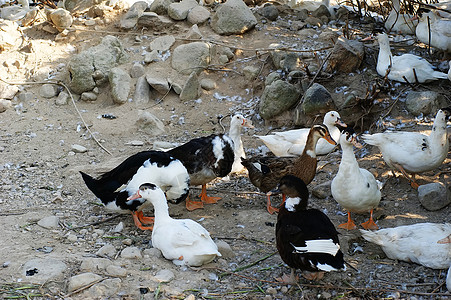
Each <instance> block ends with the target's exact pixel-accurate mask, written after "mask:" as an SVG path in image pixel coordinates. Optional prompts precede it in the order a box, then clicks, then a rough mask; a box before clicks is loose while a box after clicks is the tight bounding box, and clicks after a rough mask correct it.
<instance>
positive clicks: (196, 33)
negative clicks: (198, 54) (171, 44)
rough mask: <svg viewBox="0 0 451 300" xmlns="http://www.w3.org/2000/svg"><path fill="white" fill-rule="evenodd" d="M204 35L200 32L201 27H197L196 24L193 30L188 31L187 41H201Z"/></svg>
mask: <svg viewBox="0 0 451 300" xmlns="http://www.w3.org/2000/svg"><path fill="white" fill-rule="evenodd" d="M202 37H203V36H202V33H201V32H200V30H199V26H197V24H194V25H193V26H191V28H190V29H189V30H188V33H187V34H186V38H187V39H193V40H195V39H201V38H202Z"/></svg>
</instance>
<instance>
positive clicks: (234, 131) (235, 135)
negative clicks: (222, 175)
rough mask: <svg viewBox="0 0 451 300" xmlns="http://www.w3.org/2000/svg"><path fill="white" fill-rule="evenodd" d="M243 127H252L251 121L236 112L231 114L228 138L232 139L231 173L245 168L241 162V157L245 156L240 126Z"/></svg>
mask: <svg viewBox="0 0 451 300" xmlns="http://www.w3.org/2000/svg"><path fill="white" fill-rule="evenodd" d="M243 127H247V128H254V126H253V125H252V122H251V121H250V120H249V119H246V118H245V117H244V116H243V115H241V114H236V115H234V116H232V119H231V120H230V129H229V138H231V139H232V141H233V152H234V153H235V159H234V161H233V165H232V171H231V173H239V172H241V171H243V170H244V169H245V168H244V166H243V165H242V164H241V158H246V153H245V152H244V147H243V141H242V140H241V128H243Z"/></svg>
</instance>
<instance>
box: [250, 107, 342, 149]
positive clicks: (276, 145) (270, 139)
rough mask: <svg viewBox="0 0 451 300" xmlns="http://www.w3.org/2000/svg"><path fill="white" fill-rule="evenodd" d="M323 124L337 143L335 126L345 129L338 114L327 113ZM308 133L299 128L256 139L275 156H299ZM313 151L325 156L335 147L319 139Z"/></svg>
mask: <svg viewBox="0 0 451 300" xmlns="http://www.w3.org/2000/svg"><path fill="white" fill-rule="evenodd" d="M323 124H324V125H326V127H327V129H329V134H330V136H331V137H332V139H333V140H334V141H336V142H337V143H338V141H339V139H340V130H339V129H338V128H337V127H336V126H335V125H340V126H343V127H346V124H345V123H344V122H343V121H342V120H341V119H340V114H339V113H338V112H336V111H330V112H328V113H327V114H325V115H324V121H323ZM309 131H310V128H300V129H293V130H288V131H282V132H275V133H274V134H269V135H257V137H258V138H259V139H261V140H262V141H263V143H265V145H266V146H267V147H268V148H269V150H271V152H272V153H274V155H275V156H299V155H301V154H302V152H303V151H304V147H305V144H306V143H307V136H308V134H309ZM315 149H316V150H315V151H316V154H317V155H325V154H328V153H329V152H331V151H332V150H334V149H335V145H332V144H331V143H329V142H327V141H326V140H323V139H320V140H319V141H318V143H317V144H316V148H315Z"/></svg>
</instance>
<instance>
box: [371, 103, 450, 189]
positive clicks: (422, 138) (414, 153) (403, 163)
mask: <svg viewBox="0 0 451 300" xmlns="http://www.w3.org/2000/svg"><path fill="white" fill-rule="evenodd" d="M450 114H451V111H450V109H449V108H444V109H443V110H442V109H440V110H439V111H438V112H437V115H436V116H435V120H434V124H433V126H432V130H431V133H430V135H425V134H422V133H420V132H408V131H386V132H382V133H375V134H363V135H362V137H363V139H364V140H365V142H366V143H367V144H370V145H373V146H377V147H378V148H379V150H380V151H381V153H382V156H383V158H384V161H385V163H386V164H387V165H388V166H389V167H390V168H391V169H392V170H393V169H394V170H398V171H400V172H402V174H403V175H404V176H405V177H406V178H407V179H409V180H410V181H411V185H412V187H414V188H418V183H417V182H416V181H415V174H416V173H421V172H426V171H431V170H434V169H435V168H437V167H439V166H440V165H441V164H442V163H443V161H444V160H445V158H446V156H447V154H448V149H449V140H448V134H447V130H446V118H447V116H449V115H450ZM407 173H412V177H410V176H409V175H408V174H407Z"/></svg>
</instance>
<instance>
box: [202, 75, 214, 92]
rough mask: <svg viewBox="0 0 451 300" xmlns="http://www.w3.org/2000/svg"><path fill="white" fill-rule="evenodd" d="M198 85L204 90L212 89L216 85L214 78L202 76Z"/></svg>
mask: <svg viewBox="0 0 451 300" xmlns="http://www.w3.org/2000/svg"><path fill="white" fill-rule="evenodd" d="M200 87H201V88H203V89H204V90H206V91H211V90H214V89H215V88H216V87H217V86H216V82H214V80H211V79H208V78H204V79H201V80H200Z"/></svg>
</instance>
